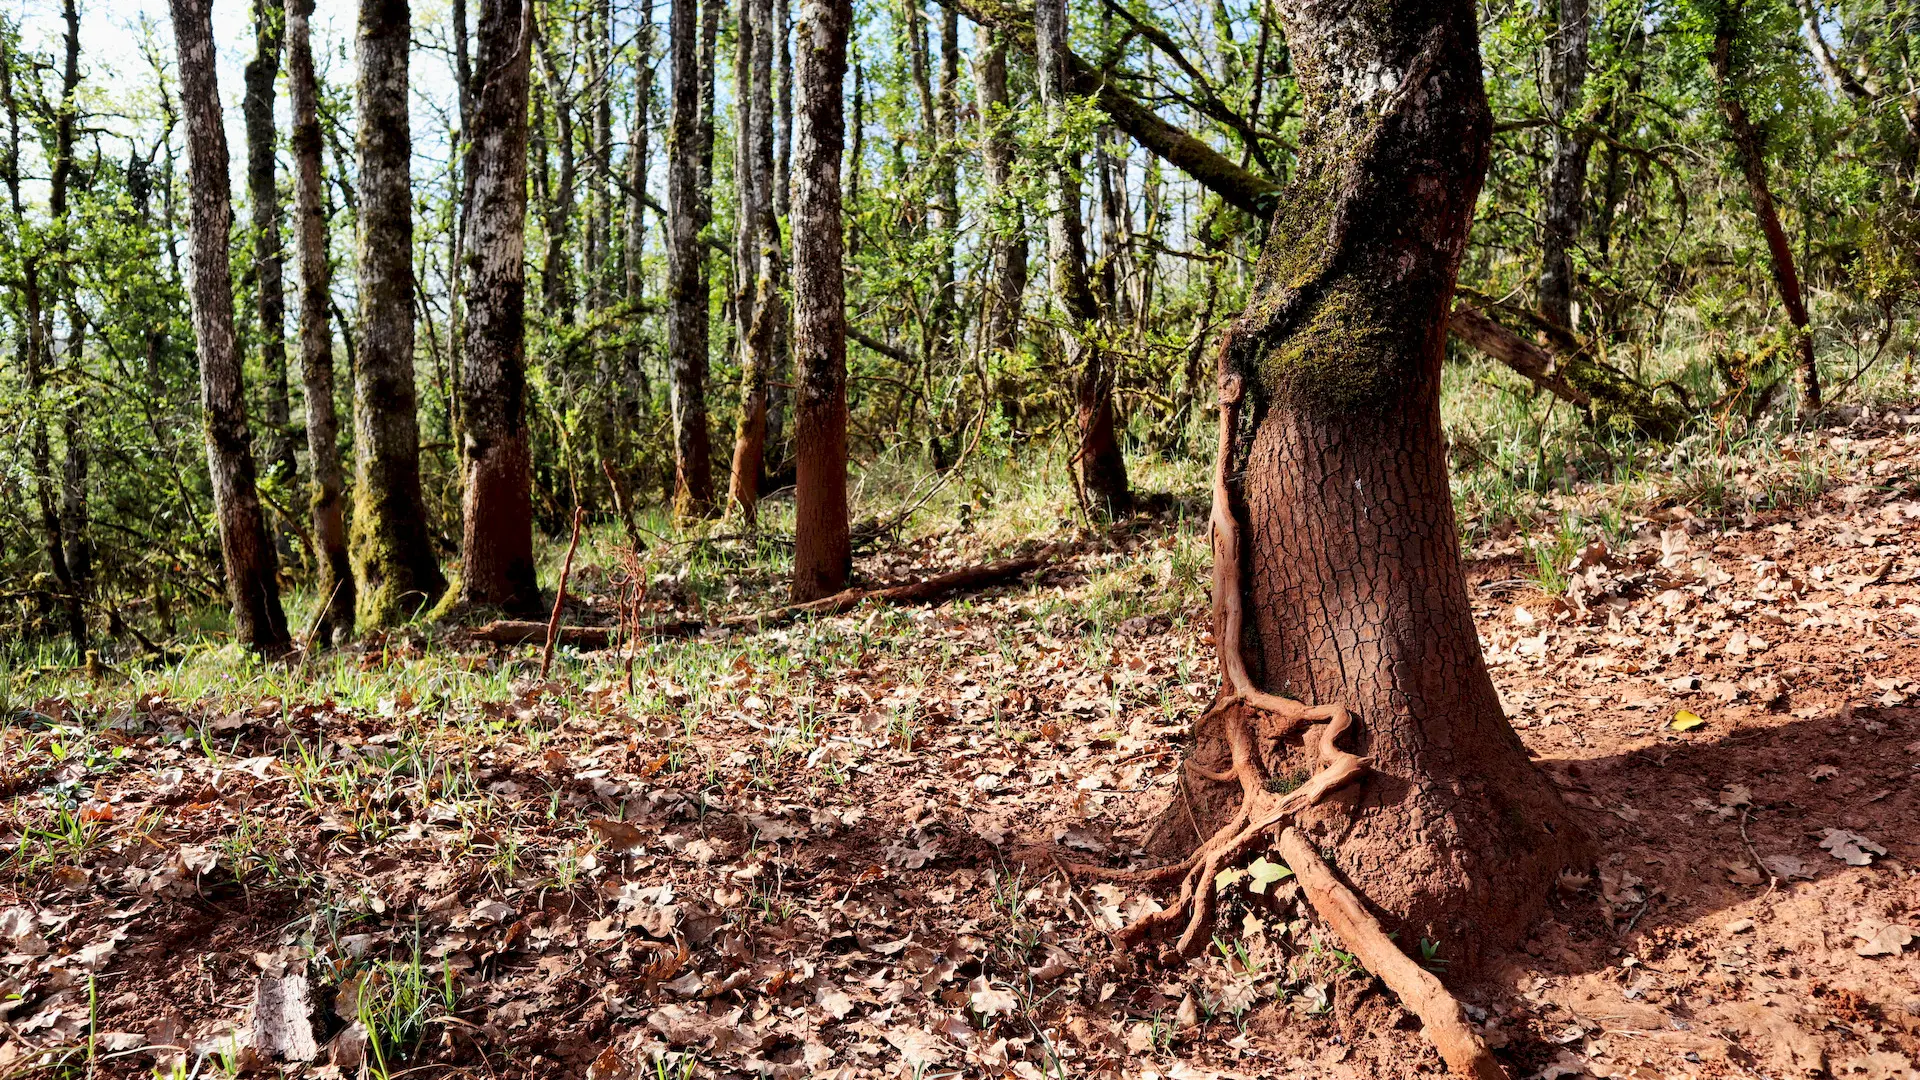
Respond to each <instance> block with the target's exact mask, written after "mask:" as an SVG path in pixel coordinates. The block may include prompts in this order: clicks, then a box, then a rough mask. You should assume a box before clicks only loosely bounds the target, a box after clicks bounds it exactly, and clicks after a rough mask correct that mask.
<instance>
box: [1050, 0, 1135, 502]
mask: <svg viewBox="0 0 1920 1080" xmlns="http://www.w3.org/2000/svg"><path fill="white" fill-rule="evenodd" d="M1033 23H1034V27H1033V29H1034V43H1035V46H1036V51H1037V53H1038V70H1039V78H1038V80H1037V81H1038V83H1039V88H1040V104H1041V107H1042V108H1043V109H1044V110H1045V111H1046V117H1047V119H1046V123H1047V131H1048V141H1049V147H1048V153H1049V154H1051V155H1052V156H1053V160H1052V161H1051V162H1050V163H1049V168H1048V184H1047V250H1048V256H1049V260H1050V263H1051V266H1052V271H1053V293H1054V298H1055V301H1056V302H1057V303H1058V304H1059V307H1060V312H1061V315H1062V325H1061V329H1060V345H1061V351H1062V353H1063V354H1064V356H1065V358H1066V365H1067V369H1068V370H1069V371H1072V372H1073V373H1074V379H1075V386H1074V405H1075V418H1076V421H1077V424H1078V428H1079V433H1080V438H1079V442H1080V446H1079V453H1078V454H1077V455H1076V456H1075V467H1076V468H1077V469H1078V474H1077V481H1078V483H1079V485H1080V489H1081V494H1082V496H1083V498H1084V499H1085V500H1086V504H1087V508H1088V510H1089V511H1091V512H1093V513H1096V514H1101V515H1105V516H1111V515H1115V514H1119V513H1123V512H1124V511H1125V510H1126V509H1127V507H1128V506H1129V505H1130V503H1131V499H1132V496H1131V493H1130V492H1129V491H1128V489H1127V463H1126V459H1125V458H1124V457H1123V456H1122V455H1121V453H1120V441H1119V438H1118V432H1117V427H1116V424H1115V420H1114V414H1113V367H1112V365H1111V363H1109V361H1108V357H1107V355H1106V352H1105V350H1104V349H1102V348H1101V346H1100V344H1099V342H1098V341H1097V340H1096V339H1095V336H1094V335H1095V332H1096V329H1097V324H1098V323H1099V320H1100V308H1099V304H1098V303H1097V302H1096V301H1095V300H1094V296H1093V289H1092V288H1091V287H1090V286H1089V284H1088V282H1087V249H1086V236H1085V230H1084V229H1083V228H1082V227H1081V222H1080V190H1079V186H1080V185H1079V180H1078V176H1079V173H1080V162H1079V155H1078V154H1076V153H1074V152H1073V151H1072V150H1071V149H1070V148H1069V147H1068V146H1067V145H1066V144H1065V138H1066V133H1065V126H1066V121H1067V95H1068V92H1069V90H1068V83H1067V51H1068V47H1067V11H1066V4H1065V0H1039V3H1038V4H1037V5H1036V6H1035V8H1034V19H1033Z"/></svg>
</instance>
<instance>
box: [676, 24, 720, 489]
mask: <svg viewBox="0 0 1920 1080" xmlns="http://www.w3.org/2000/svg"><path fill="white" fill-rule="evenodd" d="M706 2H707V4H708V5H709V6H711V5H713V4H716V3H718V2H720V0H706ZM698 9H699V0H673V14H672V18H671V21H670V23H669V26H668V36H669V48H670V50H671V52H672V63H673V104H672V111H671V112H670V113H669V116H668V130H667V358H668V365H669V367H668V383H667V389H668V399H669V404H670V406H671V409H672V413H673V466H674V482H673V507H674V513H675V515H676V516H679V517H703V516H705V515H706V514H707V513H709V512H710V510H711V508H712V505H713V451H712V444H711V442H710V435H709V434H708V431H707V255H706V251H705V250H704V249H703V248H702V247H701V237H700V233H701V231H702V230H703V229H704V228H705V226H706V221H705V220H704V216H703V215H702V213H701V204H702V193H701V191H700V172H701V169H700V158H701V153H702V148H701V143H702V139H701V133H700V107H701V100H702V98H703V97H704V96H705V95H704V94H703V93H702V90H701V86H700V81H701V72H702V66H703V65H702V64H701V62H700V54H701V39H702V35H701V32H700V18H699V10H698Z"/></svg>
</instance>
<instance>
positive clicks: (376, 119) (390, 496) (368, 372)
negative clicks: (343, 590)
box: [352, 0, 447, 627]
mask: <svg viewBox="0 0 1920 1080" xmlns="http://www.w3.org/2000/svg"><path fill="white" fill-rule="evenodd" d="M408 19H409V13H408V9H407V0H361V4H360V27H359V68H360V74H359V85H358V87H357V92H356V98H357V106H356V113H357V115H358V117H359V127H360V130H359V134H358V138H357V140H356V141H357V144H358V146H357V152H358V157H359V171H360V230H359V237H358V243H357V247H358V251H357V253H356V255H357V261H358V263H359V282H358V284H359V292H360V318H359V323H360V325H359V327H358V331H359V333H358V337H359V339H360V347H359V350H358V352H359V355H358V356H357V357H355V358H354V359H355V360H356V361H357V362H356V363H355V365H354V367H355V371H354V418H353V419H354V451H355V452H354V466H355V468H354V473H355V475H354V508H353V510H354V512H353V537H352V547H353V558H354V564H355V569H356V571H357V575H356V576H357V577H358V579H359V596H358V600H359V611H358V615H359V621H360V623H361V624H362V625H364V626H370V627H380V626H391V625H393V624H395V623H398V622H400V621H401V620H403V619H405V618H407V617H409V616H411V615H412V614H413V613H414V612H416V611H419V610H421V609H423V608H426V607H429V606H431V605H432V604H433V603H434V602H435V601H437V600H439V599H440V594H441V593H443V592H445V591H446V588H447V581H446V578H444V577H442V576H441V573H440V564H439V562H438V560H437V559H435V557H434V553H433V545H432V542H431V540H430V539H429V537H428V534H427V509H426V503H425V501H424V500H423V499H422V498H421V494H420V428H419V416H418V397H417V391H416V389H415V385H414V372H413V301H414V289H413V195H412V192H413V188H412V184H411V182H410V177H409V175H408V169H409V166H410V164H411V158H412V153H413V139H412V135H411V132H410V130H409V128H408V120H407V61H408V56H407V53H408V46H409V39H408V29H409V27H408Z"/></svg>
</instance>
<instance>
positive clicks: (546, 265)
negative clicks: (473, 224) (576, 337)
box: [535, 9, 580, 320]
mask: <svg viewBox="0 0 1920 1080" xmlns="http://www.w3.org/2000/svg"><path fill="white" fill-rule="evenodd" d="M552 23H553V12H552V10H551V9H549V10H548V13H547V20H546V23H545V24H543V25H537V26H536V32H537V33H538V35H539V36H538V37H537V38H536V39H535V41H536V44H538V46H539V48H540V71H541V73H542V74H543V75H544V76H545V77H546V89H547V104H548V105H549V106H550V107H551V108H552V109H553V144H554V145H553V148H554V152H555V156H557V157H558V158H559V159H560V171H559V174H558V175H556V176H555V177H554V178H553V182H552V185H551V186H550V187H549V188H548V193H549V196H550V198H549V200H548V201H547V204H546V208H545V209H546V212H547V217H546V225H547V250H546V253H545V255H544V256H543V257H542V258H541V262H540V304H541V307H542V308H543V309H544V310H545V311H546V314H547V317H548V318H549V319H554V320H560V319H564V318H565V317H566V315H567V312H568V311H569V310H570V309H571V308H572V307H573V274H572V269H573V268H572V265H571V264H570V263H569V262H568V258H567V244H568V243H569V242H570V241H571V240H572V239H573V204H574V190H573V189H574V185H575V182H576V178H577V177H578V176H579V168H580V166H579V161H578V159H577V158H576V157H575V156H574V147H573V102H572V100H571V99H570V98H569V96H568V93H567V85H566V82H565V80H563V79H562V78H561V72H560V65H559V63H558V62H557V61H555V60H554V58H553V39H552V35H553V32H554V30H553V25H552Z"/></svg>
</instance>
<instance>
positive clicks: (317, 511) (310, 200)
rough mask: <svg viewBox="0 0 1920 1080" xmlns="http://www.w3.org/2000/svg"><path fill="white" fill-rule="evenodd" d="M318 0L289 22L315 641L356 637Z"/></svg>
mask: <svg viewBox="0 0 1920 1080" xmlns="http://www.w3.org/2000/svg"><path fill="white" fill-rule="evenodd" d="M313 7H314V0H293V7H292V9H291V10H290V11H289V12H288V19H287V92H288V96H289V97H290V98H291V99H292V104H293V138H292V144H293V169H294V171H293V213H294V229H295V232H294V244H295V246H296V248H297V255H298V258H299V263H300V380H301V385H302V386H303V387H304V388H305V390H306V409H307V457H308V458H309V459H310V460H309V464H310V466H311V472H312V475H313V485H312V489H313V493H312V497H311V498H310V500H309V503H308V512H309V513H310V514H311V515H312V519H313V546H314V554H315V556H316V557H317V561H318V562H319V564H320V574H319V577H318V579H317V580H316V583H315V584H316V588H317V590H318V596H319V601H320V604H321V608H320V616H319V618H318V619H317V620H316V621H315V623H314V633H313V639H314V641H315V642H316V643H336V644H337V643H339V642H343V641H345V640H347V639H348V638H350V637H352V636H353V606H354V596H355V591H354V587H353V565H352V563H351V562H349V561H348V558H347V518H346V476H345V473H344V472H343V470H342V469H341V466H340V420H339V417H338V416H337V415H336V413H335V410H334V391H333V326H332V324H331V323H329V322H328V321H327V308H328V305H329V304H330V303H331V291H332V285H333V270H332V267H331V266H330V265H329V263H328V261H327V212H326V206H325V201H326V192H325V189H324V188H323V187H322V186H321V185H322V180H321V176H320V107H319V106H320V94H319V85H318V82H317V80H316V78H315V74H314V67H313V29H312V28H313Z"/></svg>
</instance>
